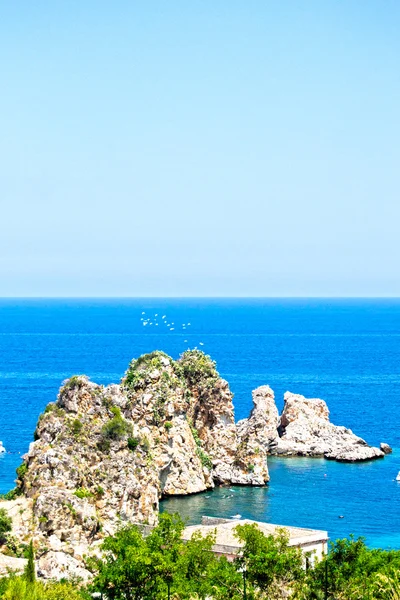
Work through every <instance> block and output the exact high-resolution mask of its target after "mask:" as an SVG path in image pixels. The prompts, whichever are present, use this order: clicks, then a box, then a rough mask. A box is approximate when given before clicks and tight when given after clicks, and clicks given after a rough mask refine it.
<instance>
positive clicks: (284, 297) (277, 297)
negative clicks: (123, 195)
mask: <svg viewBox="0 0 400 600" xmlns="http://www.w3.org/2000/svg"><path fill="white" fill-rule="evenodd" d="M168 299H170V300H308V299H313V300H319V299H320V300H400V295H398V296H394V295H393V296H391V295H386V296H375V295H370V296H369V295H368V296H367V295H365V296H329V295H309V296H305V295H299V296H298V295H290V296H289V295H274V296H261V295H257V296H250V295H249V296H235V295H230V296H221V295H217V296H195V295H192V296H169V295H166V296H161V295H158V296H127V295H122V296H90V295H84V296H61V295H60V296H55V295H54V296H53V295H49V296H45V295H34V296H0V301H1V300H168Z"/></svg>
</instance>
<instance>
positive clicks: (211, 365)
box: [179, 350, 219, 387]
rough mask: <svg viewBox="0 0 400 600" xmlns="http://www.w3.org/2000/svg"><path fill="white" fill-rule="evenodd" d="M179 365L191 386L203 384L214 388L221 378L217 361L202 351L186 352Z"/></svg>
mask: <svg viewBox="0 0 400 600" xmlns="http://www.w3.org/2000/svg"><path fill="white" fill-rule="evenodd" d="M179 365H180V367H181V369H182V374H183V377H184V378H185V379H186V380H187V382H188V383H189V385H191V386H192V385H197V384H199V383H203V384H205V385H206V386H207V387H212V386H213V385H214V383H215V381H216V380H217V378H218V377H219V375H218V372H217V370H216V368H215V366H216V363H215V361H213V360H212V359H211V357H210V356H208V355H207V354H204V352H202V351H201V350H187V351H186V352H184V353H183V354H182V356H181V358H180V361H179Z"/></svg>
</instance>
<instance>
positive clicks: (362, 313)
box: [0, 299, 400, 548]
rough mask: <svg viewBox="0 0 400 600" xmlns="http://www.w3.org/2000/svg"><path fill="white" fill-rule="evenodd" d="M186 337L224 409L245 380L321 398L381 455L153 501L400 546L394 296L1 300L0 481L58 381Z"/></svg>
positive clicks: (280, 466)
mask: <svg viewBox="0 0 400 600" xmlns="http://www.w3.org/2000/svg"><path fill="white" fill-rule="evenodd" d="M142 311H144V312H145V313H146V314H145V315H142ZM156 313H157V314H158V317H157V318H156V317H155V316H154V315H155V314H156ZM164 314H165V315H167V318H166V319H165V321H168V322H169V323H170V326H169V327H167V326H166V325H165V324H164V323H163V320H162V319H161V316H162V315H164ZM142 317H143V318H147V317H151V319H152V322H153V325H150V324H148V325H146V326H144V325H143V324H142V323H143V322H142V321H141V318H142ZM156 321H157V322H158V323H159V324H158V325H157V326H156V325H155V322H156ZM188 322H190V323H191V325H190V326H187V327H186V329H183V328H182V324H183V323H188ZM172 323H174V324H173V325H172ZM172 328H173V329H172ZM200 344H202V345H200ZM195 346H198V347H199V348H201V349H203V350H204V351H205V352H207V353H209V354H210V355H211V356H212V357H213V358H214V359H215V360H216V361H217V364H218V369H219V372H220V373H221V375H222V376H223V377H225V378H226V379H227V380H228V381H229V384H230V386H231V389H232V391H233V392H234V394H235V398H234V403H235V408H236V418H237V419H240V418H243V417H245V416H247V414H248V412H249V410H250V408H251V390H252V389H254V388H255V387H257V386H258V385H262V384H269V385H270V386H271V387H272V388H273V389H274V391H275V394H276V399H277V404H278V406H279V407H280V408H281V407H282V404H283V394H284V392H285V391H287V390H290V391H292V392H296V393H300V394H304V395H306V396H311V397H316V396H318V397H321V398H324V399H325V400H326V401H327V403H328V406H329V408H330V411H331V419H332V421H333V422H334V423H336V424H341V425H346V426H347V427H350V428H351V429H353V430H354V431H355V432H356V433H357V434H358V435H361V436H362V437H364V438H366V439H367V441H368V442H370V443H372V444H379V442H380V441H385V442H388V443H389V444H391V445H392V446H393V447H394V453H393V455H391V456H388V457H386V458H385V459H384V460H380V461H375V462H368V463H363V464H356V465H346V464H338V463H334V462H329V461H325V460H323V459H304V458H303V459H302V458H295V459H278V458H273V459H270V460H269V469H270V475H271V481H270V484H269V485H268V486H267V487H265V488H256V489H248V488H232V490H233V491H229V490H228V489H226V488H220V489H216V490H214V491H212V492H206V493H203V494H199V495H196V496H191V497H187V498H172V499H169V500H167V501H164V502H163V503H162V505H163V510H179V511H180V512H181V513H182V514H183V515H184V516H187V517H188V518H189V519H190V521H191V522H196V521H197V520H198V519H199V518H200V516H201V515H203V514H209V515H218V516H230V515H233V514H236V513H239V514H241V515H242V516H244V517H250V518H255V519H258V520H269V521H271V522H274V523H280V524H286V525H297V526H303V527H315V528H320V529H326V530H328V532H329V535H330V537H331V538H332V539H335V538H337V537H343V536H346V535H349V534H350V533H354V534H355V535H356V536H359V535H362V536H365V537H366V539H367V542H368V543H369V544H370V545H371V546H383V547H394V548H400V484H398V483H396V482H395V481H394V478H395V476H396V474H397V472H398V471H399V470H400V456H399V450H398V449H399V448H400V440H399V436H400V432H399V425H398V424H399V422H400V414H399V413H400V300H348V299H347V300H339V299H334V300H328V299H324V300H322V299H318V300H317V299H180V300H177V299H165V300H161V299H118V300H114V299H113V300H103V299H102V300H93V299H90V300H89V299H87V300H84V299H76V300H75V299H74V300H65V299H64V300H61V299H60V300H54V299H53V300H50V299H40V300H39V299H37V300H36V299H31V300H18V299H7V300H6V299H2V300H0V355H1V362H0V403H1V404H0V439H2V441H3V443H4V445H5V447H6V448H7V450H8V453H7V454H5V455H3V456H1V457H0V492H6V491H7V490H8V489H10V488H12V487H13V486H14V478H15V468H16V467H17V466H18V465H19V464H20V462H21V455H22V454H23V453H24V452H26V451H27V449H28V446H29V443H30V441H31V440H32V434H33V431H34V428H35V424H36V421H37V417H38V415H39V413H40V412H41V411H43V409H44V407H45V406H46V404H47V403H48V402H50V401H54V400H55V398H56V396H57V392H58V389H59V386H60V385H61V382H62V381H63V380H64V379H66V378H67V377H69V376H70V375H72V374H77V373H86V374H87V375H89V376H90V377H91V379H92V380H94V381H96V382H98V383H104V384H107V383H110V382H118V381H119V379H120V378H121V376H122V375H123V373H124V371H125V370H126V368H127V365H128V363H129V361H130V360H131V359H132V358H133V357H137V356H139V355H140V354H142V353H144V352H149V351H152V350H154V349H161V350H164V351H165V352H167V353H169V354H171V355H172V356H173V357H175V358H177V357H178V356H179V354H180V353H181V352H182V351H183V350H185V349H186V348H188V347H191V348H193V347H195ZM339 515H343V517H344V518H343V519H339V518H338V517H339Z"/></svg>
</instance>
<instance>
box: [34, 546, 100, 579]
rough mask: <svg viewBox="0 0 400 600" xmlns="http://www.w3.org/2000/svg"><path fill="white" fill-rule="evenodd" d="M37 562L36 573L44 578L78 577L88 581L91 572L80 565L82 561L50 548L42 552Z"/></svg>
mask: <svg viewBox="0 0 400 600" xmlns="http://www.w3.org/2000/svg"><path fill="white" fill-rule="evenodd" d="M37 562H38V575H39V576H40V577H44V578H45V579H71V578H72V577H74V578H79V579H82V581H88V580H89V579H90V578H91V577H92V573H91V572H90V571H88V570H87V569H85V568H84V567H82V563H81V562H80V561H78V560H77V559H76V558H74V557H73V556H71V555H69V554H66V553H65V552H56V551H54V550H50V551H49V552H46V553H45V554H43V555H42V556H41V557H40V558H39V560H38V561H37Z"/></svg>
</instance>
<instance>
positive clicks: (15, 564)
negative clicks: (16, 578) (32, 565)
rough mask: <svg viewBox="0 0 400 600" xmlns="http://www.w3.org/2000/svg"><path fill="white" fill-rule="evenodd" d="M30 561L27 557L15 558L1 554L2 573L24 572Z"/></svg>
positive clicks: (0, 572) (0, 569)
mask: <svg viewBox="0 0 400 600" xmlns="http://www.w3.org/2000/svg"><path fill="white" fill-rule="evenodd" d="M27 562H28V561H27V560H26V558H15V557H14V556H6V555H5V554H0V575H1V576H3V575H8V574H9V573H10V572H14V573H22V572H23V570H24V569H25V565H26V563H27Z"/></svg>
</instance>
